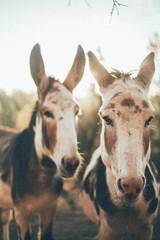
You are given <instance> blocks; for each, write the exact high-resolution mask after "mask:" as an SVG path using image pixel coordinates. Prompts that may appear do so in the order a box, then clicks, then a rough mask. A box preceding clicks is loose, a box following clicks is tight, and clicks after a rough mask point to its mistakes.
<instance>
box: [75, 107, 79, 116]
mask: <svg viewBox="0 0 160 240" xmlns="http://www.w3.org/2000/svg"><path fill="white" fill-rule="evenodd" d="M74 111H75V116H76V115H77V114H78V113H79V106H78V105H76V106H75V109H74Z"/></svg>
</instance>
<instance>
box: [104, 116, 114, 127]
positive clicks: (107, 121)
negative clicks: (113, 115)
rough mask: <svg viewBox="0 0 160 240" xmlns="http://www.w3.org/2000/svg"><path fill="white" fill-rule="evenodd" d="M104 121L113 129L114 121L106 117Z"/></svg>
mask: <svg viewBox="0 0 160 240" xmlns="http://www.w3.org/2000/svg"><path fill="white" fill-rule="evenodd" d="M103 119H104V121H105V122H106V124H107V125H111V126H112V127H113V121H112V120H111V119H110V118H109V117H107V116H105V117H103Z"/></svg>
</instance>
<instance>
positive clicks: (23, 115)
mask: <svg viewBox="0 0 160 240" xmlns="http://www.w3.org/2000/svg"><path fill="white" fill-rule="evenodd" d="M34 102H35V94H33V93H31V94H29V93H24V92H22V91H15V92H13V93H12V94H11V95H7V94H6V93H5V92H4V91H0V125H2V126H8V127H11V128H16V129H17V130H22V129H24V128H25V127H26V126H27V124H28V122H29V119H30V115H31V112H32V109H33V103H34Z"/></svg>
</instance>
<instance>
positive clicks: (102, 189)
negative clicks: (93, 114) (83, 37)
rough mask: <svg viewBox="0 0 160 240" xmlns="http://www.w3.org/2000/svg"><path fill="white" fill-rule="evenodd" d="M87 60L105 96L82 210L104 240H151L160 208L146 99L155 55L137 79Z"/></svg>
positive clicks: (150, 112) (149, 108) (150, 115)
mask: <svg viewBox="0 0 160 240" xmlns="http://www.w3.org/2000/svg"><path fill="white" fill-rule="evenodd" d="M88 56H89V63H90V69H91V72H92V73H93V75H94V77H95V79H96V80H97V82H98V84H99V87H100V91H101V93H102V96H103V105H102V107H101V109H100V112H99V115H100V118H101V119H102V132H101V143H100V148H98V149H97V150H96V151H95V153H94V154H93V157H92V159H91V161H90V164H89V165H88V167H87V169H86V171H85V173H84V178H83V191H82V194H81V198H80V200H81V205H82V207H83V209H84V211H85V213H86V214H87V215H88V217H89V218H90V219H91V220H93V221H95V222H96V223H98V224H99V225H100V229H99V236H100V239H103V240H105V239H106V240H121V239H124V237H127V239H132V240H149V239H151V237H152V228H153V226H152V221H153V219H154V217H155V216H156V213H157V208H158V196H157V195H158V185H157V183H156V180H155V175H154V172H153V170H152V168H151V165H150V163H149V159H150V137H149V135H150V128H149V125H150V121H151V119H152V118H153V117H154V115H155V111H154V109H153V107H152V105H151V103H150V101H149V100H148V96H147V95H148V90H149V86H150V83H151V79H152V76H153V74H154V70H155V66H154V54H153V53H150V54H149V55H148V56H147V57H146V58H145V59H144V61H143V62H142V64H141V66H140V69H139V72H138V75H137V77H135V78H131V77H130V75H131V74H122V73H120V72H119V71H115V72H112V73H109V72H108V71H107V70H106V69H105V68H104V67H103V66H102V65H101V63H100V62H99V61H98V59H97V58H96V57H95V55H94V54H93V53H92V52H89V53H88ZM125 239H126V238H125Z"/></svg>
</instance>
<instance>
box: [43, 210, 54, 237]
mask: <svg viewBox="0 0 160 240" xmlns="http://www.w3.org/2000/svg"><path fill="white" fill-rule="evenodd" d="M55 213H56V206H54V207H52V208H48V209H47V210H45V211H43V212H41V213H40V215H41V221H42V237H41V240H49V239H50V240H51V239H53V237H52V222H53V217H54V216H55Z"/></svg>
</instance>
